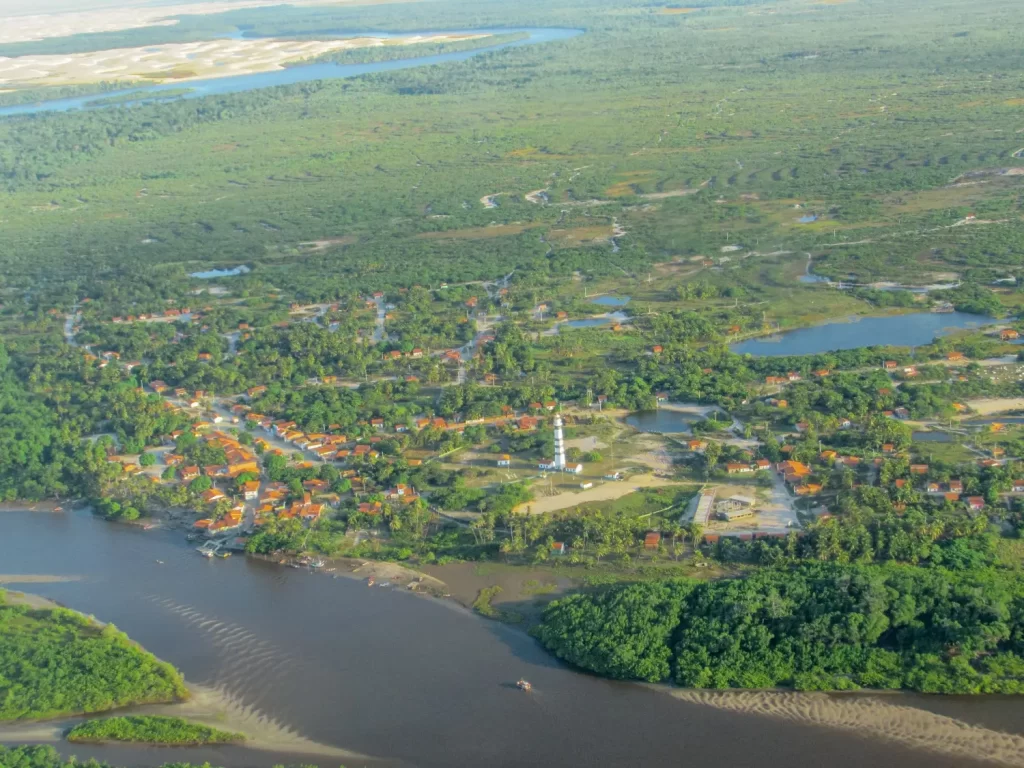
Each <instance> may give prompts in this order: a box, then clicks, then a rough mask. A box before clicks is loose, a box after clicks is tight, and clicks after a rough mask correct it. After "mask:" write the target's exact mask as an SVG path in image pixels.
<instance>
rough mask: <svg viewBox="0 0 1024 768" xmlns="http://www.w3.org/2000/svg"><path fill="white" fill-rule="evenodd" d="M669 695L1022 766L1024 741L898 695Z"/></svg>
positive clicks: (681, 692) (967, 757) (673, 692)
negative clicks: (913, 704)
mask: <svg viewBox="0 0 1024 768" xmlns="http://www.w3.org/2000/svg"><path fill="white" fill-rule="evenodd" d="M659 690H665V689H663V688H659ZM669 694H670V695H671V696H674V697H675V698H677V699H681V700H682V701H686V702H689V703H691V704H699V705H702V706H708V707H714V708H715V709H723V710H728V711H730V712H739V713H743V714H750V715H763V716H765V717H774V718H779V719H782V720H788V721H790V722H794V723H799V724H800V725H816V726H824V727H827V728H838V729H840V730H844V731H852V732H855V733H858V734H860V735H861V736H864V737H866V738H875V739H885V740H887V741H891V742H894V743H898V744H902V745H904V746H907V747H911V748H913V749H921V750H928V751H931V752H937V753H940V754H943V755H948V756H952V757H962V758H963V759H965V760H972V761H974V760H984V761H986V762H991V763H994V764H997V765H1010V766H1024V737H1022V736H1018V735H1015V734H1011V733H1003V732H1000V731H995V730H992V729H989V728H984V727H982V726H978V725H972V724H970V723H965V722H963V721H961V720H956V719H954V718H951V717H946V716H944V715H938V714H935V713H933V712H928V711H926V710H922V709H916V708H914V707H910V706H907V705H904V704H901V703H900V701H899V696H891V697H889V696H886V697H883V696H871V695H862V696H842V697H837V696H830V695H828V694H824V693H795V692H773V691H735V692H733V691H694V690H670V691H669Z"/></svg>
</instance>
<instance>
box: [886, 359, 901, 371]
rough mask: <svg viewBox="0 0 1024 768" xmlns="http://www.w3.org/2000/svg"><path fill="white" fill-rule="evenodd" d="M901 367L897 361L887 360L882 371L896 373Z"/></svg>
mask: <svg viewBox="0 0 1024 768" xmlns="http://www.w3.org/2000/svg"><path fill="white" fill-rule="evenodd" d="M899 367H900V364H899V363H897V362H896V361H895V360H886V361H885V362H884V363H882V369H883V370H886V371H895V370H896V369H897V368H899Z"/></svg>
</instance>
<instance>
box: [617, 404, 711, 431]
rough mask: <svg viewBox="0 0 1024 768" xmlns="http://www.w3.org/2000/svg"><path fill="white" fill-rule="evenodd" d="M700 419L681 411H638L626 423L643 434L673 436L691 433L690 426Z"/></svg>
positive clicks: (628, 417)
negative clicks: (651, 433)
mask: <svg viewBox="0 0 1024 768" xmlns="http://www.w3.org/2000/svg"><path fill="white" fill-rule="evenodd" d="M699 418H700V417H699V416H697V417H694V416H693V415H691V414H687V413H680V412H679V411H663V410H660V409H659V410H657V411H637V412H636V413H631V414H629V416H627V417H626V423H627V424H629V426H631V427H633V428H634V429H638V430H640V431H641V432H654V433H656V434H673V433H676V432H689V431H690V425H691V424H692V423H693V422H694V421H695V420H697V419H699Z"/></svg>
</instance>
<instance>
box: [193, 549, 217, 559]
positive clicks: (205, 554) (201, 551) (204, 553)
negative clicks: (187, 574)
mask: <svg viewBox="0 0 1024 768" xmlns="http://www.w3.org/2000/svg"><path fill="white" fill-rule="evenodd" d="M196 552H198V553H199V554H200V555H202V556H203V557H213V552H211V551H210V550H208V549H197V550H196Z"/></svg>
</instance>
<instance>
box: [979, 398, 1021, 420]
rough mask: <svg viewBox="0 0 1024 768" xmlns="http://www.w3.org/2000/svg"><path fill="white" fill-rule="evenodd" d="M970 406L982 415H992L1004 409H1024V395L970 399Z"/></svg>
mask: <svg viewBox="0 0 1024 768" xmlns="http://www.w3.org/2000/svg"><path fill="white" fill-rule="evenodd" d="M967 405H968V407H969V408H970V409H971V410H972V411H974V412H975V413H977V414H979V415H981V416H991V415H992V414H994V413H1003V412H1004V411H1017V410H1021V409H1024V397H989V398H983V399H980V400H968V401H967Z"/></svg>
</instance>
